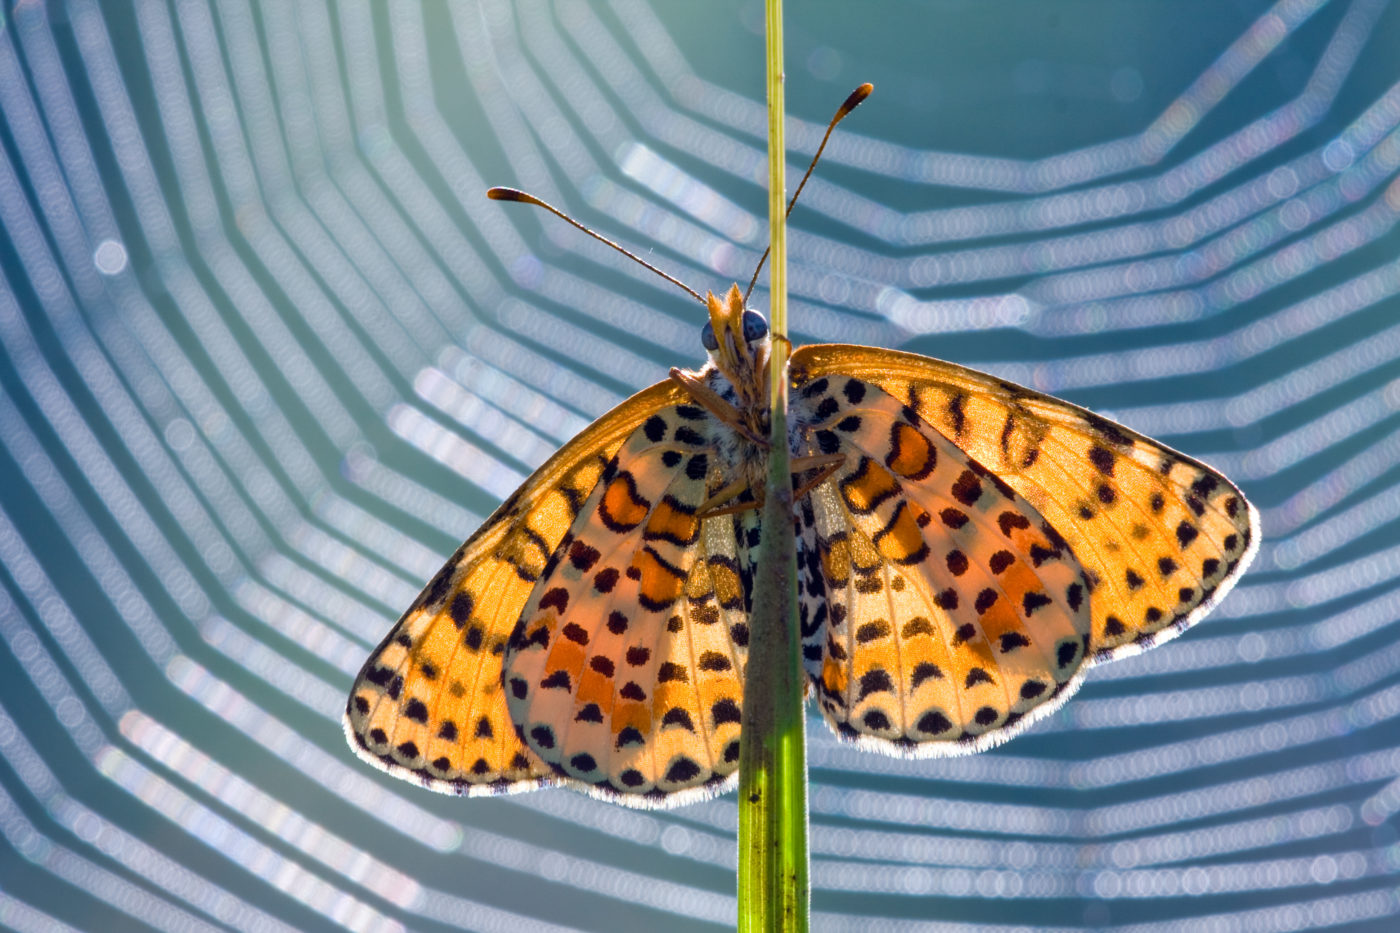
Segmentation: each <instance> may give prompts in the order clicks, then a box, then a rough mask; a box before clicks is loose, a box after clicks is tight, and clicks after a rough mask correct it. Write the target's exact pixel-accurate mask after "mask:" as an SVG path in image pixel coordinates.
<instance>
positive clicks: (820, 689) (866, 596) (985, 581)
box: [792, 370, 1090, 755]
mask: <svg viewBox="0 0 1400 933" xmlns="http://www.w3.org/2000/svg"><path fill="white" fill-rule="evenodd" d="M792 412H793V420H794V422H796V423H797V424H798V425H800V429H801V436H802V437H803V438H804V442H805V443H806V444H807V445H808V449H806V450H803V451H802V454H803V455H806V456H819V455H828V456H838V457H841V458H842V460H841V462H840V463H839V464H838V465H837V466H836V467H835V468H834V472H833V473H832V474H831V476H830V478H829V479H827V480H826V481H825V482H824V483H822V484H821V485H820V486H818V487H817V488H816V489H814V490H813V491H812V493H811V494H810V495H809V496H808V497H806V498H804V499H803V501H802V502H801V503H799V505H798V525H799V541H800V544H799V551H800V563H801V565H802V566H803V568H804V571H805V574H804V580H803V587H802V592H801V594H800V611H799V620H800V621H801V623H802V626H803V628H802V632H803V636H804V639H803V657H804V660H805V661H806V665H807V671H808V675H809V679H810V680H811V682H812V684H813V687H814V689H815V692H816V694H817V698H818V702H819V704H820V706H821V708H822V712H823V714H824V715H825V716H826V718H827V720H828V722H830V723H831V725H832V726H833V728H835V730H836V732H837V734H838V735H841V736H842V737H844V738H847V739H851V740H855V741H858V742H859V743H860V744H862V745H866V746H869V747H872V748H875V749H877V750H880V751H885V752H889V753H893V754H905V755H940V754H953V753H958V752H965V751H970V750H973V749H976V748H984V747H986V746H988V745H991V744H995V743H996V742H999V741H1002V740H1004V739H1005V738H1007V737H1009V736H1010V735H1012V734H1014V732H1015V731H1018V730H1019V729H1021V728H1024V727H1025V726H1026V725H1028V724H1029V723H1030V722H1031V721H1033V719H1034V718H1035V716H1037V715H1040V714H1043V713H1044V712H1045V711H1047V710H1049V709H1053V708H1054V707H1055V706H1057V705H1058V702H1059V701H1060V700H1062V699H1063V698H1064V697H1065V696H1068V695H1069V693H1070V692H1072V691H1073V688H1074V686H1075V685H1076V684H1077V682H1078V675H1079V672H1080V668H1081V666H1082V665H1083V663H1084V660H1085V657H1086V654H1087V650H1088V647H1089V631H1090V609H1089V602H1090V601H1089V592H1088V584H1087V582H1086V577H1087V575H1086V573H1085V572H1084V570H1083V568H1082V567H1081V566H1080V564H1079V562H1078V561H1077V560H1076V559H1075V556H1074V554H1073V553H1071V552H1070V549H1069V547H1068V546H1067V545H1066V544H1065V542H1064V541H1063V540H1062V539H1061V538H1060V537H1059V536H1058V535H1057V534H1056V533H1055V531H1054V530H1053V529H1052V528H1050V526H1049V525H1048V524H1047V522H1046V521H1045V520H1044V519H1043V518H1042V517H1041V515H1040V513H1039V512H1038V511H1037V510H1036V509H1035V507H1034V506H1032V505H1031V504H1030V503H1029V502H1027V501H1026V500H1025V499H1023V498H1022V497H1021V496H1019V495H1017V494H1016V492H1015V491H1014V490H1012V489H1011V488H1010V487H1008V486H1007V485H1006V484H1005V483H1003V482H1001V481H1000V480H999V479H998V478H997V477H995V476H994V475H993V474H991V473H989V472H988V471H987V470H986V469H984V468H983V467H982V466H981V465H980V464H978V463H976V462H975V461H973V460H972V459H971V458H969V457H968V456H967V454H966V453H965V452H964V451H962V450H960V449H959V448H958V447H957V446H956V445H955V444H954V443H953V442H951V441H950V440H948V439H947V438H946V437H944V436H943V435H942V434H940V433H939V432H938V431H936V430H934V429H933V428H932V427H930V426H929V425H928V424H927V422H925V421H924V420H923V419H922V418H921V417H920V416H919V415H918V414H917V413H916V412H914V411H912V410H910V409H909V408H908V407H906V406H905V405H903V404H902V403H901V402H900V401H898V400H896V399H895V398H894V397H892V396H891V395H889V394H888V393H887V392H885V391H884V390H882V389H881V388H879V387H878V386H876V385H874V384H873V383H870V382H866V381H864V380H862V379H857V378H855V377H853V376H851V375H849V374H847V373H846V372H845V371H844V370H843V371H842V372H840V373H839V374H836V373H833V374H831V375H830V377H829V378H828V377H825V376H823V377H818V378H814V379H809V380H806V381H801V382H799V385H798V386H797V387H796V388H795V391H794V392H793V400H792Z"/></svg>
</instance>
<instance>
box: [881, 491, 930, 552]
mask: <svg viewBox="0 0 1400 933" xmlns="http://www.w3.org/2000/svg"><path fill="white" fill-rule="evenodd" d="M896 509H897V511H896V512H895V515H894V520H893V521H892V522H891V523H890V525H889V527H887V528H885V529H883V530H882V531H880V532H879V533H878V534H876V535H875V546H876V547H877V548H879V550H880V553H881V554H883V555H884V556H885V557H887V558H889V559H890V560H892V561H894V562H895V563H899V564H908V563H912V562H914V561H919V560H923V558H925V557H926V556H928V545H926V544H925V543H924V537H923V535H922V534H920V532H919V523H918V522H917V521H916V520H915V516H914V513H913V512H912V511H911V510H910V509H909V507H908V505H907V504H906V503H900V504H899V505H898V506H896Z"/></svg>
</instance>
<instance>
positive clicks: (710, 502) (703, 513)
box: [697, 479, 762, 519]
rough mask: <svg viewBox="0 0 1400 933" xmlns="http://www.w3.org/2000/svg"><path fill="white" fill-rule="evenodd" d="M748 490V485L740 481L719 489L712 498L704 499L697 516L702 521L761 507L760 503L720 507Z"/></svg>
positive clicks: (742, 503) (743, 503)
mask: <svg viewBox="0 0 1400 933" xmlns="http://www.w3.org/2000/svg"><path fill="white" fill-rule="evenodd" d="M748 488H749V484H748V483H747V482H745V481H744V480H742V479H736V480H735V481H734V482H732V483H730V484H729V485H727V486H725V487H724V488H722V489H720V490H719V491H718V492H716V493H715V494H714V495H713V496H710V498H708V499H706V500H705V501H704V503H702V504H701V506H700V508H699V510H698V513H697V514H699V516H700V517H701V518H702V519H704V518H710V517H712V516H715V515H729V514H732V513H734V512H742V511H744V510H745V509H756V508H758V507H759V505H761V504H762V503H760V502H741V503H738V504H736V505H726V506H721V505H720V504H721V503H724V502H728V501H729V500H730V499H733V498H734V497H735V496H737V495H739V494H740V493H742V492H743V491H744V490H745V489H748Z"/></svg>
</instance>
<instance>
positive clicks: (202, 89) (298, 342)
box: [0, 0, 1400, 933]
mask: <svg viewBox="0 0 1400 933" xmlns="http://www.w3.org/2000/svg"><path fill="white" fill-rule="evenodd" d="M789 6H790V9H789V10H788V20H787V40H788V42H787V56H788V83H787V90H788V103H789V110H790V115H791V118H792V120H791V123H790V125H789V131H788V132H789V137H788V138H789V144H790V147H791V150H792V153H793V155H792V166H793V168H792V170H791V171H793V172H794V173H795V172H797V171H800V169H801V167H802V166H803V165H805V162H806V160H807V159H808V158H809V157H810V154H811V153H812V151H813V150H814V148H815V145H816V143H817V141H818V139H819V136H820V131H821V129H822V128H823V127H824V126H825V123H826V121H827V120H828V119H829V117H830V114H831V113H832V112H833V110H834V108H835V107H836V106H837V104H838V103H839V102H840V101H841V100H842V99H843V98H844V97H845V95H846V94H847V93H848V92H849V91H850V90H851V89H852V88H853V87H854V86H855V85H857V84H859V83H860V82H862V81H867V80H868V81H873V82H874V83H875V85H876V92H875V95H874V96H873V97H872V98H871V99H870V100H869V101H868V102H867V103H866V104H865V105H864V106H862V107H861V108H860V110H858V111H857V112H856V113H855V114H854V115H852V116H851V117H850V118H849V119H848V120H847V121H846V123H845V124H843V126H842V129H841V130H840V131H838V134H837V135H836V137H835V138H834V140H833V142H832V144H831V146H830V147H829V148H828V154H827V156H826V157H825V160H824V162H823V164H822V166H821V168H820V170H819V172H818V175H817V177H816V179H815V180H814V181H813V182H812V183H811V184H810V185H809V186H808V189H807V192H806V193H804V195H803V201H802V203H801V204H800V205H799V206H798V208H797V210H796V211H795V212H794V214H793V229H792V232H791V234H790V244H791V276H792V286H791V287H792V319H793V330H794V336H795V337H796V338H797V339H798V342H804V341H811V340H822V341H828V340H839V341H845V342H853V343H867V344H875V345H882V346H890V347H899V348H902V349H909V350H914V351H917V352H921V353H926V354H930V355H935V356H938V357H941V358H945V359H951V360H956V361H958V362H961V363H964V364H967V365H971V366H976V367H978V368H981V369H985V370H989V371H992V372H995V373H997V374H999V375H1002V376H1004V377H1006V378H1010V379H1012V380H1015V381H1018V382H1022V383H1026V384H1030V385H1033V386H1036V387H1037V388H1040V389H1042V390H1044V391H1048V392H1052V393H1055V394H1058V395H1061V396H1064V397H1066V398H1069V399H1071V400H1073V401H1075V402H1078V403H1081V404H1085V405H1088V406H1091V407H1093V408H1095V409H1097V410H1099V411H1102V412H1104V413H1106V414H1109V415H1112V416H1113V417H1116V418H1118V419H1120V420H1122V421H1124V422H1125V423H1127V424H1129V425H1131V426H1133V427H1135V428H1137V429H1139V430H1142V431H1144V432H1146V433H1149V434H1151V435H1153V436H1156V437H1159V438H1161V439H1163V440H1164V441H1166V442H1167V443H1169V444H1171V445H1173V446H1176V447H1178V448H1180V449H1182V450H1184V451H1185V452H1187V453H1189V454H1191V455H1193V456H1196V457H1200V458H1202V459H1205V460H1207V461H1209V462H1211V463H1213V464H1214V465H1216V466H1217V467H1219V468H1221V469H1222V470H1224V471H1225V472H1227V473H1228V474H1229V475H1230V476H1231V477H1232V478H1233V479H1235V480H1236V481H1237V482H1238V483H1239V484H1240V485H1241V486H1242V488H1244V489H1245V491H1246V492H1247V493H1248V495H1249V496H1250V498H1251V499H1252V500H1253V501H1254V502H1255V503H1256V504H1257V506H1258V507H1259V509H1260V512H1261V514H1262V519H1263V529H1264V543H1263V547H1262V550H1261V552H1260V555H1259V558H1258V560H1257V561H1256V563H1255V565H1254V568H1253V569H1252V570H1251V571H1250V573H1249V574H1248V575H1247V576H1246V577H1245V579H1244V581H1243V582H1242V584H1241V585H1240V586H1239V587H1238V588H1237V589H1236V590H1235V591H1234V593H1233V594H1232V595H1231V596H1230V597H1229V598H1228V599H1227V600H1226V601H1225V603H1224V604H1223V605H1222V606H1221V607H1220V609H1219V610H1217V612H1216V613H1215V614H1214V615H1213V616H1211V617H1210V618H1209V619H1208V620H1207V621H1206V622H1205V623H1204V624H1202V625H1200V626H1199V627H1197V628H1196V629H1193V630H1192V631H1191V632H1189V633H1188V634H1186V635H1185V636H1184V637H1182V638H1180V639H1179V640H1177V641H1174V642H1172V643H1171V644H1169V645H1166V646H1163V647H1161V648H1158V649H1155V650H1153V651H1151V652H1149V653H1147V654H1145V655H1142V656H1140V657H1136V658H1132V659H1129V660H1125V661H1122V662H1118V663H1115V664H1112V665H1107V666H1105V667H1103V668H1099V669H1097V670H1095V671H1094V672H1093V673H1092V674H1091V676H1090V677H1089V679H1088V681H1087V684H1086V686H1085V687H1084V689H1083V690H1082V691H1081V693H1080V694H1079V695H1078V696H1077V697H1076V698H1075V699H1074V700H1072V701H1071V702H1070V703H1069V704H1068V705H1067V706H1066V707H1065V708H1064V709H1063V710H1061V711H1060V712H1059V713H1057V714H1056V715H1055V716H1054V717H1052V718H1051V719H1049V720H1047V721H1045V722H1043V723H1041V724H1039V725H1038V726H1037V727H1036V728H1034V729H1032V730H1031V731H1030V732H1029V733H1028V734H1026V735H1025V736H1023V737H1021V738H1018V739H1017V740H1015V741H1014V742H1012V743H1011V744H1009V745H1006V746H1003V747H1000V748H998V749H996V750H994V751H992V752H989V753H986V754H983V755H980V756H977V757H973V758H963V759H953V760H940V761H921V762H906V761H899V760H893V759H887V758H881V757H877V756H874V755H870V754H867V753H862V752H856V751H853V750H850V749H847V748H843V747H839V746H837V745H836V743H835V742H834V740H833V739H832V738H831V737H830V736H829V735H828V734H827V732H826V731H825V729H824V727H822V726H820V725H819V724H816V723H815V722H814V727H813V729H812V731H811V736H812V738H811V765H812V790H811V800H812V843H813V866H812V880H813V887H814V893H813V910H814V918H813V920H814V926H815V927H817V928H819V929H824V930H972V929H977V930H1004V929H1090V928H1091V929H1121V930H1144V931H1145V930H1174V929H1180V928H1183V927H1188V926H1191V927H1194V926H1197V925H1199V926H1201V927H1209V928H1215V929H1220V928H1230V929H1252V930H1270V931H1282V930H1306V929H1319V928H1334V927H1335V928H1341V929H1354V930H1360V929H1390V928H1392V926H1391V925H1392V924H1394V923H1395V914H1396V913H1397V912H1400V903H1397V895H1396V893H1395V892H1396V872H1397V868H1400V849H1397V845H1396V844H1397V833H1396V828H1395V827H1396V817H1395V815H1396V813H1397V811H1400V752H1397V751H1396V750H1395V745H1396V738H1397V736H1400V729H1397V719H1396V717H1397V714H1400V646H1397V643H1396V633H1397V620H1400V590H1397V588H1396V585H1395V582H1394V581H1395V579H1396V577H1397V571H1398V570H1400V545H1398V544H1397V542H1398V541H1400V534H1397V531H1398V530H1400V496H1397V493H1396V484H1397V482H1400V468H1397V466H1396V464H1397V462H1400V415H1398V414H1397V410H1400V325H1397V323H1396V321H1397V319H1398V318H1400V316H1398V315H1397V311H1400V299H1397V292H1400V261H1397V258H1396V257H1397V246H1400V238H1398V237H1397V234H1396V229H1395V224H1396V220H1397V216H1400V172H1398V169H1400V84H1397V80H1400V57H1397V56H1396V54H1395V50H1396V49H1397V48H1400V8H1398V7H1397V6H1396V5H1395V4H1393V3H1389V2H1384V0H1351V2H1342V0H1336V2H1321V0H1313V2H1306V0H1281V2H1278V3H1267V2H1256V0H1234V2H1221V0H1182V2H1173V3H1145V2H1137V3H1114V2H1107V0H1093V2H1091V0H1044V2H1030V0H1027V2H1019V3H1004V2H979V3H974V2H952V0H947V2H937V3H920V4H913V3H910V4H881V5H878V6H877V5H855V4H848V3H836V2H812V3H793V4H790V5H789ZM4 16H5V18H4V20H3V28H0V759H2V760H0V926H6V927H10V928H14V929H23V930H50V929H61V928H62V927H61V926H60V924H68V925H71V926H72V927H74V928H78V929H89V930H97V929H101V930H147V929H161V930H188V929H219V930H225V929H239V930H241V929H257V930H263V929H294V930H328V929H334V928H342V927H343V928H348V929H356V930H384V929H394V928H396V927H397V928H403V929H425V930H446V929H457V928H461V929H472V930H507V931H510V933H518V931H524V930H559V929H578V930H598V931H615V930H645V929H667V930H676V931H700V930H718V929H723V928H725V927H728V926H731V925H732V918H733V916H734V911H735V906H734V900H733V867H734V859H735V849H734V838H733V833H734V825H735V819H736V816H735V807H734V804H733V801H732V798H720V799H717V800H713V801H709V802H706V803H703V804H698V805H695V806H691V807H686V808H683V809H679V810H675V811H666V812H636V811H630V810H624V809H622V808H618V807H615V806H610V805H608V804H604V803H601V802H598V801H595V800H592V799H589V798H587V797H583V796H580V795H577V794H573V793H570V792H567V791H559V790H551V791H545V792H540V793H535V794H528V795H523V796H518V797H512V798H503V799H489V800H469V801H464V800H456V799H449V798H444V797H438V796H435V795H433V794H430V793H428V792H426V791H423V790H421V789H417V788H414V787H413V786H410V785H408V784H404V783H401V782H397V781H393V780H391V779H388V778H386V777H385V776H383V775H381V774H379V773H378V772H376V771H374V770H373V769H371V768H369V767H367V766H366V765H364V764H362V763H361V762H360V761H358V760H357V759H355V758H354V757H353V756H352V755H351V754H350V752H349V750H348V748H347V747H346V745H345V743H344V740H343V738H342V736H341V732H340V726H339V724H338V718H339V715H340V711H341V709H342V707H343V702H344V696H345V693H346V691H347V689H348V687H349V684H350V680H351V678H352V677H353V675H354V673H355V671H356V670H357V669H358V667H359V665H360V663H361V662H362V661H363V659H364V657H365V655H366V653H367V652H368V650H369V648H370V647H371V646H372V645H373V644H374V643H375V642H377V641H378V639H379V638H380V637H381V636H382V634H383V633H384V631H386V630H387V627H388V626H389V625H390V624H391V623H392V621H393V619H394V618H395V617H396V616H397V615H398V614H399V612H400V611H401V610H402V609H403V607H404V606H406V605H407V604H408V603H409V602H410V601H411V600H412V598H413V597H414V595H415V594H416V593H417V591H418V589H419V588H420V586H421V585H422V583H423V581H424V580H426V579H427V578H428V577H429V576H430V575H431V574H432V573H433V572H434V571H435V570H436V568H437V567H438V566H439V565H440V563H441V561H442V560H443V558H444V557H445V556H446V555H447V554H448V553H450V552H451V550H452V549H453V548H455V547H456V545H457V544H458V542H459V541H460V540H461V539H463V538H464V537H465V536H466V535H467V534H468V533H469V532H471V531H472V530H473V529H474V527H475V526H476V524H477V523H478V522H479V521H480V519H481V517H482V516H484V515H486V514H488V513H489V512H490V511H491V509H492V508H494V506H495V504H496V503H497V502H498V501H499V500H500V499H501V498H503V497H504V496H506V495H508V494H509V493H510V491H511V490H512V489H513V488H514V487H515V486H516V485H517V484H518V483H519V481H520V480H521V479H522V478H523V477H524V476H525V475H527V474H528V472H529V470H530V469H532V468H533V467H534V466H535V465H537V464H538V463H540V462H541V461H542V460H543V459H544V458H545V457H547V456H548V454H549V453H550V452H551V451H552V450H553V449H554V448H555V447H556V446H557V445H559V444H560V443H562V442H563V441H564V440H566V439H567V438H568V437H569V436H571V435H572V434H573V433H574V432H575V431H577V430H578V429H579V428H581V427H582V426H583V425H584V424H586V423H587V422H588V421H589V420H590V419H592V418H594V417H596V416H597V415H599V414H600V413H602V412H603V411H605V410H606V409H607V408H608V407H610V406H611V405H612V404H614V403H615V402H616V401H618V400H620V399H621V398H622V397H624V396H625V395H627V394H629V393H631V392H633V391H635V390H636V389H638V388H640V387H642V386H644V385H647V384H649V383H651V382H654V381H657V380H659V379H661V378H663V377H664V373H665V371H666V369H667V368H668V367H669V366H671V365H677V364H680V365H687V366H694V365H696V364H698V363H699V361H700V360H701V359H702V352H701V349H700V346H699V342H698V330H699V327H700V324H701V323H702V320H701V317H700V315H699V314H698V313H697V308H696V307H695V305H694V304H693V302H692V301H691V300H690V299H688V298H687V297H686V296H684V295H683V294H682V293H680V292H679V291H678V290H676V289H674V288H672V287H671V286H669V285H667V284H666V283H665V282H662V281H661V280H659V279H657V278H655V277H652V276H651V275H650V274H648V273H646V272H645V271H644V270H642V269H640V268H638V267H636V266H633V265H631V264H629V263H627V262H625V261H624V260H622V259H621V258H620V257H617V256H616V255H614V254H611V253H610V252H609V251H608V250H607V249H606V248H605V247H602V246H601V245H599V244H597V243H594V242H591V241H589V240H587V239H585V238H584V237H582V236H581V235H579V234H578V233H577V232H576V231H574V230H572V229H570V228H568V227H567V226H566V225H564V224H563V223H561V222H558V221H556V220H554V219H552V218H549V217H547V216H546V215H544V214H543V213H541V212H538V211H534V210H531V209H529V208H526V207H523V206H521V205H511V204H498V203H494V202H489V201H487V200H486V199H485V197H484V196H483V191H484V189H485V188H486V187H487V186H488V185H491V184H511V185H516V186H519V187H523V188H526V189H528V190H530V191H533V192H535V193H537V194H539V195H540V196H542V197H544V198H546V199H548V200H551V201H554V202H556V203H558V204H560V205H561V206H563V207H565V208H566V209H568V210H570V211H571V212H573V213H574V214H575V215H576V216H577V217H578V218H579V219H580V220H582V221H583V222H585V223H587V224H589V225H591V226H593V227H595V228H597V229H598V230H600V231H602V232H603V233H605V234H607V235H610V236H614V237H616V238H618V239H620V240H621V241H622V242H624V243H625V244H628V245H630V246H633V247H634V248H636V249H638V250H639V251H641V252H642V253H643V254H644V255H645V256H647V257H648V258H649V259H650V260H652V261H654V262H656V263H658V264H659V265H661V266H663V267H664V268H666V269H667V270H669V271H671V272H673V273H675V274H676V275H678V276H679V277H680V278H682V279H683V280H685V281H687V282H688V283H690V284H691V285H693V286H694V287H696V288H699V289H701V290H704V289H715V290H720V289H722V288H725V287H727V286H728V284H729V282H731V281H733V280H736V279H738V280H741V281H746V280H747V278H748V276H749V274H750V271H751V270H752V268H753V263H754V262H755V261H756V258H757V255H758V252H759V251H761V250H762V248H763V246H764V245H765V243H766V237H767V234H766V217H765V214H766V209H765V204H766V200H765V194H764V188H765V174H764V172H765V155H764V146H765V138H764V131H765V120H766V118H765V114H764V106H763V99H762V86H763V85H762V67H763V57H762V54H763V53H762V50H763V43H762V35H761V33H762V9H761V6H760V5H759V4H758V3H756V2H751V0H746V2H712V3H704V4H699V3H693V4H658V5H657V6H656V8H654V9H653V8H649V7H647V6H645V5H643V4H641V3H638V2H626V0H616V2H612V3H597V4H582V3H560V4H556V5H547V4H533V3H531V4H519V5H516V6H513V5H511V4H508V3H505V2H499V0H481V2H479V3H476V2H461V3H456V2H454V3H452V4H440V3H433V4H428V5H425V6H422V7H419V6H417V5H414V4H410V3H374V4H367V3H330V4H326V3H322V2H320V0H305V2H297V3H283V2H280V0H274V2H266V3H251V2H248V0H225V2H220V3H217V4H214V5H212V6H210V5H206V4H205V3H203V2H197V0H171V2H168V3H167V2H162V0H135V2H132V3H130V4H127V3H112V4H106V3H104V4H100V5H99V4H98V3H96V2H94V0H73V2H67V3H60V2H55V3H52V4H49V5H44V4H40V3H32V2H26V3H20V4H18V5H16V4H14V3H11V2H7V3H6V4H5V7H4ZM767 302H768V298H767V295H766V293H765V292H764V291H763V290H762V287H761V286H760V289H759V291H758V292H757V293H756V296H755V304H756V305H757V306H758V307H760V308H762V307H766V305H767Z"/></svg>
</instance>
